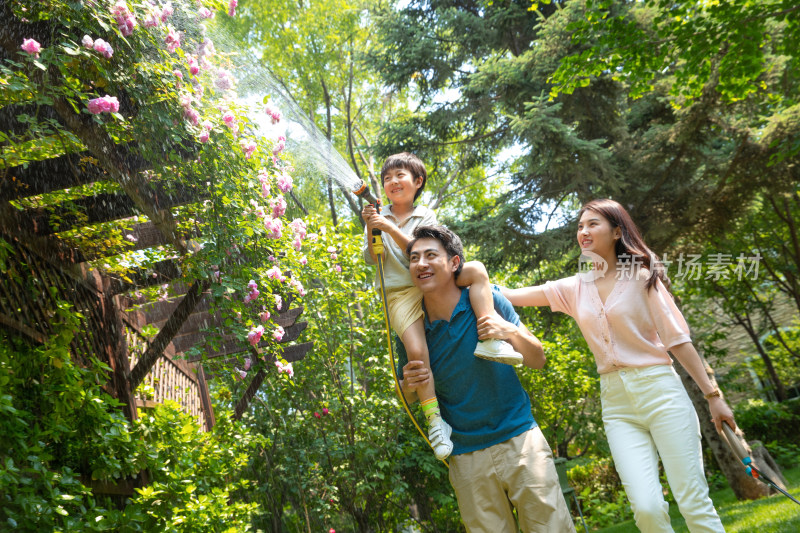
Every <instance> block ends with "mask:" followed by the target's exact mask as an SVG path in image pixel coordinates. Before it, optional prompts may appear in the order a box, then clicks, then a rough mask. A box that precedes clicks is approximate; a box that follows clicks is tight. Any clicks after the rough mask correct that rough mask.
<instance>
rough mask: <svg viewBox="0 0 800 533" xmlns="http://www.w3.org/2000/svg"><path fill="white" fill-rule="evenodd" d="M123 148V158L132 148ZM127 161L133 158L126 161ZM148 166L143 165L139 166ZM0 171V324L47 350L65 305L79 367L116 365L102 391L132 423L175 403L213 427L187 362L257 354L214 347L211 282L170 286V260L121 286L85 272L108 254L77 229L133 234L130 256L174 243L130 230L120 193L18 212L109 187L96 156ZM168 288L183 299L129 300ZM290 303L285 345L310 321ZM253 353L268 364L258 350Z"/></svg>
mask: <svg viewBox="0 0 800 533" xmlns="http://www.w3.org/2000/svg"><path fill="white" fill-rule="evenodd" d="M12 107H13V106H12ZM0 116H3V115H2V114H0ZM5 116H6V117H9V116H13V115H9V114H7V113H6V114H5ZM121 150H122V151H123V152H125V153H126V154H127V150H128V148H127V147H122V148H121ZM125 157H126V158H129V159H130V158H132V156H130V155H129V154H128V155H125ZM146 166H147V165H145V164H143V163H142V162H137V165H136V168H145V167H146ZM1 172H2V177H3V179H2V182H0V223H1V224H0V237H2V238H3V239H4V240H5V241H6V242H8V243H10V244H11V245H12V248H13V253H12V254H11V255H10V256H9V257H8V258H7V259H6V263H7V269H8V274H9V275H7V276H6V277H5V279H4V281H3V283H2V284H0V325H2V327H4V328H6V329H9V330H12V331H15V332H17V333H21V334H24V335H25V336H27V337H28V338H30V339H32V340H33V341H36V342H44V341H45V340H46V339H47V337H48V335H49V333H50V329H51V327H52V326H51V322H52V320H53V317H54V316H55V305H56V301H57V300H59V299H60V300H64V301H67V302H69V303H71V304H72V305H73V306H74V308H75V310H77V311H79V312H80V313H81V315H82V316H83V318H81V319H80V320H81V323H80V330H81V334H80V335H76V337H75V339H74V340H73V343H72V344H73V345H72V353H73V356H74V358H75V360H76V361H78V362H79V363H80V364H83V365H87V364H90V362H91V359H92V358H93V357H94V358H97V359H98V360H99V361H102V362H103V363H105V364H107V365H108V366H109V367H111V369H112V375H110V376H109V382H108V383H107V384H106V386H105V388H106V390H107V391H108V392H109V393H110V394H111V395H113V396H114V397H116V398H117V399H119V400H120V401H121V402H122V403H123V404H125V405H126V414H127V415H128V416H129V417H130V418H132V419H133V418H135V417H136V408H137V407H147V406H150V405H152V404H153V403H161V402H163V401H164V400H168V399H169V400H173V401H176V402H178V403H179V404H180V405H181V406H182V407H183V409H184V410H185V411H186V412H188V413H191V414H192V415H193V416H195V417H196V418H197V420H198V422H199V423H201V424H202V425H203V426H205V427H207V428H211V427H212V426H213V424H214V414H213V412H212V410H211V403H210V400H209V397H208V386H207V381H206V376H205V371H204V369H203V366H202V361H201V358H200V357H197V356H195V357H193V358H191V359H186V358H184V356H183V354H184V353H185V352H187V351H188V350H190V349H191V348H195V347H199V348H201V350H202V352H203V353H204V355H205V356H206V358H223V359H219V360H220V361H222V362H223V363H229V364H230V365H231V366H232V365H233V364H234V363H235V362H236V360H237V357H236V354H240V356H241V357H243V356H244V354H247V353H250V350H253V348H251V347H249V346H247V345H246V344H245V343H243V342H242V340H241V339H238V338H235V337H232V336H228V337H223V338H222V340H221V342H220V343H219V345H218V346H212V345H211V344H210V342H209V339H208V338H207V336H206V334H205V333H204V329H205V328H208V327H209V326H214V325H218V324H217V317H215V316H214V315H213V314H212V313H213V311H212V308H211V303H210V301H209V298H207V295H208V290H207V289H208V286H209V284H210V283H209V282H208V281H204V280H199V281H197V282H196V283H195V284H193V285H191V286H185V285H184V284H182V283H171V282H170V281H169V280H172V279H175V278H178V277H179V276H180V270H179V267H178V265H177V264H176V262H174V261H171V260H165V261H162V262H160V263H157V264H156V265H155V266H154V268H153V269H152V271H151V272H148V273H144V272H141V273H134V274H133V275H132V277H131V280H132V281H130V282H123V281H121V280H119V279H116V278H112V277H109V276H105V275H104V274H102V273H100V272H98V271H96V270H92V269H91V268H90V267H89V266H88V263H87V261H88V260H90V259H96V258H98V256H99V254H100V253H102V252H98V251H97V250H86V251H84V250H82V249H79V248H73V247H70V246H68V245H67V244H66V243H65V241H64V240H62V239H60V238H59V233H61V232H63V231H67V230H74V229H75V228H76V227H83V226H88V225H91V224H95V223H99V222H109V221H115V222H118V223H119V224H118V227H119V231H120V232H123V231H124V232H126V233H128V232H133V233H134V234H135V235H136V236H137V237H138V239H137V242H136V244H135V246H134V247H132V249H139V250H141V249H146V248H149V247H154V246H162V245H164V244H167V243H169V239H167V238H166V237H165V236H164V235H163V234H162V233H161V230H160V229H159V228H158V227H157V226H156V224H154V223H153V222H146V223H136V224H126V222H127V220H129V219H130V217H132V216H134V215H137V214H138V213H139V212H141V210H138V209H137V205H136V204H135V203H134V202H133V201H132V199H131V198H128V197H127V196H126V195H125V193H124V192H119V193H115V194H113V195H109V194H102V195H98V196H97V197H94V196H92V197H84V198H80V199H78V200H72V201H71V202H69V204H66V202H65V205H63V206H61V205H58V206H54V207H48V208H46V209H44V208H30V209H19V208H18V207H15V205H14V203H13V202H14V201H15V200H17V201H18V200H21V199H23V198H27V197H30V196H34V195H40V194H44V193H48V192H54V191H56V190H59V189H58V188H64V189H67V188H70V187H75V186H77V185H79V184H87V183H92V182H94V181H99V180H103V179H108V176H107V174H104V172H103V171H102V168H100V167H99V166H98V165H97V162H96V160H94V159H93V158H92V157H91V155H90V154H70V155H65V156H60V157H56V158H53V159H50V160H44V161H38V162H33V163H29V164H27V165H26V166H24V167H23V166H20V167H13V168H9V169H5V170H2V171H1ZM154 194H156V195H158V193H154ZM171 198H172V200H173V202H172V203H170V204H169V205H170V206H173V205H177V204H178V203H180V204H186V203H195V202H197V201H201V200H202V199H203V198H202V196H195V197H192V196H191V194H190V191H186V190H184V191H183V192H181V193H180V194H179V195H178V196H172V197H171ZM176 198H177V199H176ZM76 212H77V213H78V215H77V216H76V215H75V213H76ZM153 274H155V276H153ZM165 280H166V283H168V284H169V285H170V292H172V293H174V294H177V296H174V297H172V298H169V299H167V300H165V301H155V302H147V303H145V304H144V305H136V304H135V302H134V301H133V299H132V297H131V296H130V292H131V291H132V290H133V289H135V288H143V287H148V286H153V285H155V284H159V285H160V284H164V283H165ZM284 300H285V301H286V303H287V305H286V307H285V308H284V311H283V312H282V313H280V314H278V315H277V316H276V320H275V321H276V323H277V324H278V325H281V326H283V327H284V328H285V329H286V335H285V336H284V338H283V339H282V341H281V342H282V343H287V342H290V341H294V340H296V339H297V338H298V337H299V335H300V333H301V332H302V331H303V329H304V328H305V326H306V323H304V322H301V323H297V322H296V320H297V318H298V317H299V316H300V314H301V313H302V307H295V308H291V307H290V305H289V304H290V303H291V295H285V296H284ZM147 325H155V326H157V327H158V328H159V333H158V335H156V336H155V337H154V338H152V339H149V340H148V339H146V338H145V336H144V335H143V334H142V330H143V328H144V327H145V326H147ZM268 344H269V342H268V340H267V339H265V340H264V341H262V344H261V346H260V347H259V348H260V349H262V350H261V351H262V352H269V350H264V349H265V348H267V346H268ZM311 346H312V343H303V344H299V345H293V346H289V347H288V348H286V349H285V350H284V353H283V357H284V358H285V359H286V360H288V361H298V360H300V359H302V358H303V357H304V356H305V354H306V352H307V351H308V350H309V349H310V348H311ZM253 355H254V356H262V355H261V353H259V352H256V353H255V354H253ZM272 358H273V360H274V356H272ZM264 378H265V374H264V373H263V372H259V373H256V375H255V376H254V378H253V380H252V382H251V384H250V387H249V388H248V391H247V392H246V393H245V395H244V397H243V398H242V399H241V400H240V402H239V404H238V405H237V408H236V415H237V416H241V414H242V413H243V412H244V410H245V409H246V407H247V405H248V403H249V401H250V399H252V397H253V395H254V394H255V391H256V390H257V388H258V386H260V384H261V383H262V382H263V380H264ZM142 382H144V383H145V384H146V385H147V387H146V388H147V389H148V390H151V391H152V397H146V396H144V395H142V394H140V395H139V397H136V393H135V391H136V388H137V386H138V385H139V384H140V383H142Z"/></svg>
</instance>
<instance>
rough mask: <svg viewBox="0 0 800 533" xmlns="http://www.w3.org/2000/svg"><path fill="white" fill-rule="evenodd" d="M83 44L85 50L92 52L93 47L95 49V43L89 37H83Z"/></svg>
mask: <svg viewBox="0 0 800 533" xmlns="http://www.w3.org/2000/svg"><path fill="white" fill-rule="evenodd" d="M81 43H82V44H83V47H84V48H88V49H90V50H91V49H92V47H94V41H93V40H92V38H91V37H89V36H88V35H84V36H83V40H82V41H81Z"/></svg>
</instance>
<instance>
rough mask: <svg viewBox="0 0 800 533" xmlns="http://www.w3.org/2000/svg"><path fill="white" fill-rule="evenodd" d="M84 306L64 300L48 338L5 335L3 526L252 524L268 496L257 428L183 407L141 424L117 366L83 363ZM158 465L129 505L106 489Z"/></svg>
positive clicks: (210, 527) (167, 408) (0, 444)
mask: <svg viewBox="0 0 800 533" xmlns="http://www.w3.org/2000/svg"><path fill="white" fill-rule="evenodd" d="M76 324H77V320H76V315H75V314H74V312H73V311H72V310H71V309H70V308H69V306H68V305H66V304H63V303H61V304H59V307H58V317H57V322H56V323H55V324H54V325H53V329H52V333H51V335H50V337H49V339H48V341H47V343H46V344H44V345H42V346H32V345H30V344H27V343H26V342H24V341H22V340H20V339H18V338H14V337H5V336H0V531H6V530H12V531H228V530H235V531H243V530H246V529H247V528H248V526H249V522H250V520H251V517H252V513H253V511H254V509H255V508H256V507H257V504H254V503H250V504H248V503H241V502H239V501H232V500H233V498H232V497H231V495H232V494H233V493H234V492H235V491H240V490H242V489H243V488H245V487H248V488H249V487H250V483H251V481H250V478H249V477H248V476H247V475H246V474H247V473H248V472H249V471H250V470H249V468H248V467H249V463H250V457H251V450H252V449H253V448H254V443H255V441H256V437H253V436H252V435H251V434H250V432H249V431H247V429H246V428H244V426H242V425H241V424H238V423H233V422H231V421H230V419H229V418H228V417H227V416H226V414H225V413H224V412H218V424H217V425H216V426H215V428H214V431H213V432H208V433H204V432H202V431H201V430H200V428H199V426H198V425H197V423H196V422H195V420H194V419H193V418H192V417H191V416H189V415H186V414H185V413H183V412H181V411H180V409H178V407H177V406H176V405H174V404H173V405H164V406H160V407H158V408H157V409H155V410H153V411H150V412H149V413H148V414H147V415H146V416H142V418H140V419H139V420H138V421H137V422H136V423H133V424H132V423H131V422H130V421H129V420H128V419H126V418H125V417H124V416H123V415H122V412H121V411H120V409H119V406H120V405H119V402H117V401H116V400H115V399H113V398H111V397H110V396H109V395H107V394H106V393H105V392H103V390H102V387H101V386H100V384H102V383H104V382H105V380H106V379H107V376H106V372H107V371H108V370H109V369H108V367H106V366H104V365H103V364H102V363H100V362H99V361H96V360H93V361H91V365H90V366H89V367H88V368H83V367H81V366H78V365H76V364H75V363H74V361H73V360H72V359H71V358H70V353H69V345H70V342H71V340H72V337H73V331H75V329H76V328H77V325H76ZM142 471H146V472H147V474H148V476H149V479H150V483H149V484H148V485H147V486H146V487H144V488H143V489H140V490H138V494H137V495H135V496H133V497H132V498H129V499H128V500H126V501H124V502H121V501H119V500H117V501H116V502H112V501H111V500H110V499H109V498H108V497H105V496H102V495H97V494H94V493H93V492H92V490H91V489H90V488H89V487H88V486H87V485H88V484H89V481H88V480H90V479H94V480H100V481H107V482H109V483H111V484H113V483H115V482H117V481H119V480H121V479H124V478H130V477H133V476H135V475H137V474H138V473H139V472H142Z"/></svg>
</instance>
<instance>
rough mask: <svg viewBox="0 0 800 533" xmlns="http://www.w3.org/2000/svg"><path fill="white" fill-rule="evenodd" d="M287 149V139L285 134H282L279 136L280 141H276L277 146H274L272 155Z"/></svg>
mask: <svg viewBox="0 0 800 533" xmlns="http://www.w3.org/2000/svg"><path fill="white" fill-rule="evenodd" d="M285 149H286V139H285V138H284V137H283V135H281V136H280V137H278V142H276V143H275V146H273V147H272V155H275V156H277V155H278V154H279V153H281V152H283V151H284V150H285Z"/></svg>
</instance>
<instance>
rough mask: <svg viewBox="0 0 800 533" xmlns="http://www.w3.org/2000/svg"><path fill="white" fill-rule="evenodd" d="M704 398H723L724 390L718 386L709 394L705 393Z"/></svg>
mask: <svg viewBox="0 0 800 533" xmlns="http://www.w3.org/2000/svg"><path fill="white" fill-rule="evenodd" d="M703 398H705V399H706V400H710V399H711V398H722V391H720V390H719V389H718V388H715V389H714V390H712V391H711V392H709V393H708V394H704V395H703Z"/></svg>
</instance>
